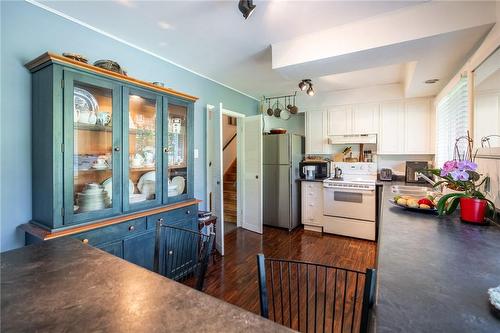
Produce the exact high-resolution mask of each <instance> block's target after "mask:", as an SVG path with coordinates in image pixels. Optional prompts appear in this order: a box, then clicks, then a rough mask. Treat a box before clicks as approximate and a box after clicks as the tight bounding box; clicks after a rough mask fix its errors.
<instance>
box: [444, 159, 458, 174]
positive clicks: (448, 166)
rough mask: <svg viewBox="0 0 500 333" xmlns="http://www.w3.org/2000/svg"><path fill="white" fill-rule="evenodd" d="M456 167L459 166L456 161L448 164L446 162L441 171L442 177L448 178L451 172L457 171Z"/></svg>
mask: <svg viewBox="0 0 500 333" xmlns="http://www.w3.org/2000/svg"><path fill="white" fill-rule="evenodd" d="M456 166H457V162H456V161H447V162H444V164H443V168H442V169H441V177H445V176H447V175H448V174H449V173H450V172H452V171H453V170H455V168H456Z"/></svg>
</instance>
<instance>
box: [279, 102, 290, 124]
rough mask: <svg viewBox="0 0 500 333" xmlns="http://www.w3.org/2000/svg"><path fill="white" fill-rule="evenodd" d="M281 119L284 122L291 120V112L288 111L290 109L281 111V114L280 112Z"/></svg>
mask: <svg viewBox="0 0 500 333" xmlns="http://www.w3.org/2000/svg"><path fill="white" fill-rule="evenodd" d="M285 104H286V97H285ZM283 105H284V104H283ZM280 118H281V119H283V120H288V119H290V111H288V107H286V108H284V109H283V110H281V112H280Z"/></svg>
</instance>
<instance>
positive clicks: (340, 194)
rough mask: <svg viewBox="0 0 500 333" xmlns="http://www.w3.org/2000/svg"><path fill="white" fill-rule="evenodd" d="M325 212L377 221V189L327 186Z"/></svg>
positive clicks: (324, 191)
mask: <svg viewBox="0 0 500 333" xmlns="http://www.w3.org/2000/svg"><path fill="white" fill-rule="evenodd" d="M323 199H324V201H323V214H324V215H327V216H337V217H343V218H349V219H357V220H365V221H375V190H367V189H355V188H338V187H325V188H324V189H323Z"/></svg>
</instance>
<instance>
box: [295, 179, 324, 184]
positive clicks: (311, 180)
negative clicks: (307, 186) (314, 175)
mask: <svg viewBox="0 0 500 333" xmlns="http://www.w3.org/2000/svg"><path fill="white" fill-rule="evenodd" d="M325 179H326V178H325ZM325 179H304V178H298V179H297V181H298V182H317V183H322V182H323V180H325Z"/></svg>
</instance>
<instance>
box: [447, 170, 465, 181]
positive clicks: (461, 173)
mask: <svg viewBox="0 0 500 333" xmlns="http://www.w3.org/2000/svg"><path fill="white" fill-rule="evenodd" d="M450 176H451V178H453V180H469V174H468V173H467V171H465V170H453V171H452V172H450Z"/></svg>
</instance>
